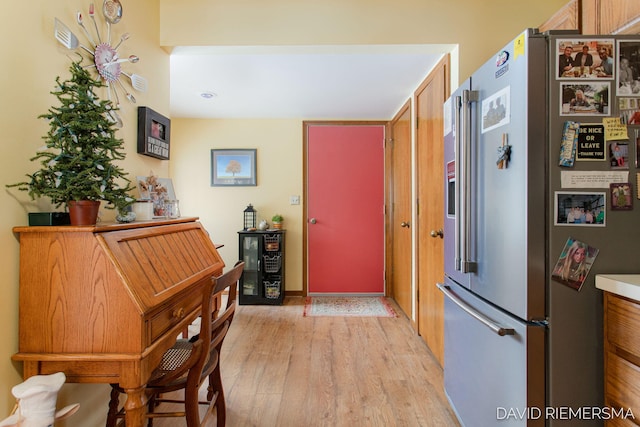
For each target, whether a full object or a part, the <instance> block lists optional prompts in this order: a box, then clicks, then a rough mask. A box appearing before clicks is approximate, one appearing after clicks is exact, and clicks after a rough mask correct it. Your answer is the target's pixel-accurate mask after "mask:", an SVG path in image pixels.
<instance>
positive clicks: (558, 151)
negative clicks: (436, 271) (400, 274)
mask: <svg viewBox="0 0 640 427" xmlns="http://www.w3.org/2000/svg"><path fill="white" fill-rule="evenodd" d="M637 45H638V39H637V38H634V36H628V37H622V36H584V35H578V34H577V33H575V32H551V33H547V34H540V33H538V32H537V30H533V29H528V30H526V31H524V32H523V33H522V34H520V35H518V36H517V37H516V38H515V39H514V40H513V41H511V42H510V43H508V44H507V45H506V46H505V47H504V48H503V49H502V50H501V51H499V52H497V53H496V55H495V56H494V57H492V58H490V59H489V60H488V61H487V62H486V63H485V64H484V65H483V66H482V67H480V68H479V69H478V70H477V72H476V73H474V74H473V75H472V76H471V77H470V78H469V79H468V80H467V81H466V82H464V83H463V84H462V85H461V86H460V87H459V88H458V89H457V90H456V91H455V92H454V93H453V95H452V96H451V98H450V99H449V100H448V101H447V103H445V126H444V127H445V129H444V133H445V177H444V178H445V179H444V180H445V188H446V191H445V193H446V203H445V205H446V212H445V227H444V238H445V282H444V283H442V284H438V287H439V288H440V289H441V290H442V291H443V292H444V293H445V337H444V340H445V342H444V345H445V359H444V382H445V391H446V394H447V396H448V398H449V400H450V403H451V405H452V407H453V409H454V410H455V412H456V414H457V416H458V418H459V420H460V422H461V423H462V424H463V425H465V426H468V427H482V426H512V425H513V426H515V425H518V426H521V425H576V426H589V425H602V424H603V422H604V419H605V418H606V417H607V416H608V415H607V414H609V415H610V412H606V411H603V405H604V398H603V395H604V393H603V389H604V385H603V380H604V367H603V318H602V316H603V312H602V294H601V291H600V290H598V289H596V288H595V286H594V277H595V275H596V274H599V273H637V272H638V268H639V267H638V265H639V264H638V261H637V260H638V254H639V253H640V243H639V242H640V215H638V210H639V209H640V207H638V206H637V203H636V206H635V207H634V206H633V199H636V187H635V184H636V168H637V165H636V155H637V154H636V139H635V138H636V134H637V132H636V131H635V129H633V126H629V127H628V128H627V126H626V125H625V124H626V122H630V121H632V120H631V118H630V117H631V115H632V113H633V112H634V111H633V110H634V109H637V108H640V104H638V102H640V99H639V100H636V101H632V100H633V99H635V98H634V95H633V93H634V91H633V90H632V89H629V87H627V86H628V85H626V84H623V82H622V81H621V79H620V78H619V77H620V76H619V67H620V66H619V62H620V57H621V56H633V55H635V57H634V58H633V61H635V62H640V61H639V55H640V50H639V49H637V47H638V46H637ZM585 46H586V49H585V52H584V53H585V55H587V54H588V55H591V61H587V60H584V61H583V60H578V59H577V56H578V55H577V53H579V52H581V51H582V50H583V48H585ZM567 47H571V50H572V52H569V53H570V55H569V56H570V59H569V60H567V59H566V58H563V57H562V56H561V54H564V51H565V48H567ZM602 48H605V50H604V52H605V53H604V56H603V57H601V56H600V54H601V51H602ZM607 54H608V56H609V57H610V58H612V60H607ZM603 61H604V63H603V64H601V62H603ZM589 62H590V63H589ZM566 63H569V66H568V67H567V68H566V69H565V68H564V66H565V65H567V64H566ZM637 65H640V64H635V66H637ZM632 85H633V83H632ZM579 91H581V92H583V94H584V95H586V98H587V102H586V103H585V104H581V103H580V102H579V101H580V99H577V98H580V97H579V96H578V95H577V92H579ZM618 94H621V96H618ZM622 95H624V96H622ZM637 97H638V98H640V94H638V95H637ZM576 99H577V101H576ZM618 117H622V125H619V124H617V123H609V120H610V119H612V118H618ZM605 123H606V125H607V126H606V127H605V126H604V124H605ZM576 124H579V126H580V129H582V131H583V133H580V131H579V130H576ZM621 129H622V132H623V133H625V135H622V134H621ZM627 131H628V134H627ZM584 132H588V133H587V134H585V133H584ZM616 132H617V133H616ZM591 133H593V134H591ZM629 135H630V136H631V137H630V138H629ZM616 138H617V141H616V142H614V140H615V139H616ZM614 147H617V148H616V149H618V148H622V149H624V150H626V151H625V153H624V156H623V161H626V164H624V163H623V164H622V165H620V164H619V163H618V162H617V159H618V157H617V156H614V153H613V149H614ZM567 150H569V151H567ZM628 183H631V187H630V188H629V186H628ZM611 184H619V185H618V187H615V188H614V186H611ZM623 190H624V191H627V193H629V192H630V193H631V195H630V196H629V194H625V195H624V197H622V196H621V200H620V203H619V204H617V203H618V201H617V199H616V197H617V196H616V195H617V194H618V193H617V192H618V191H620V192H622V191H623ZM636 202H637V199H636ZM614 204H615V206H614ZM574 208H583V209H586V210H587V211H589V210H591V217H590V218H589V217H587V219H585V218H584V216H582V218H581V219H578V216H577V215H576V216H575V218H574V215H573V213H572V212H573V209H574ZM597 215H598V216H597ZM575 241H577V242H580V243H581V245H582V247H583V248H585V249H586V251H587V259H588V263H587V264H586V266H587V269H588V268H589V267H590V270H588V271H587V273H584V270H583V275H582V277H581V278H579V279H575V280H573V281H571V280H568V279H567V277H566V276H564V275H562V274H561V273H559V272H556V271H554V269H555V268H556V267H559V266H560V264H561V262H562V259H563V257H566V256H567V250H568V248H569V246H570V244H571V243H572V242H575ZM566 258H567V259H568V258H569V257H566ZM584 266H585V264H584V263H583V267H584Z"/></svg>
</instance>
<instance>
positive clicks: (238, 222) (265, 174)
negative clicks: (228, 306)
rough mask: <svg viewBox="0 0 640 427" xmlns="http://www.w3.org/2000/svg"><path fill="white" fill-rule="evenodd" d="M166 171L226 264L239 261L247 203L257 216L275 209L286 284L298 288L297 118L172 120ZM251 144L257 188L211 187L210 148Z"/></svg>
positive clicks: (185, 207)
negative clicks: (283, 243)
mask: <svg viewBox="0 0 640 427" xmlns="http://www.w3.org/2000/svg"><path fill="white" fill-rule="evenodd" d="M171 126H172V129H171V133H172V138H176V136H178V138H177V139H178V141H179V143H177V144H175V145H174V146H173V148H172V150H173V151H172V152H171V175H172V176H173V177H174V187H175V190H176V195H177V197H179V199H180V211H181V213H182V214H183V215H195V216H199V217H200V220H201V221H202V223H203V225H204V226H205V228H206V229H207V230H208V231H209V233H210V234H211V236H212V238H213V240H214V241H215V242H216V243H220V244H224V247H223V248H222V249H221V250H220V255H222V258H223V259H224V262H225V264H226V265H227V266H231V265H233V264H234V263H235V262H236V260H237V259H238V234H237V232H238V231H239V230H241V229H242V225H243V223H242V220H243V213H242V212H243V211H244V209H245V208H246V207H247V205H248V204H249V203H251V204H252V205H253V206H254V208H255V209H256V210H257V211H258V215H257V216H258V219H259V220H260V219H265V220H267V222H269V223H271V217H272V216H273V215H274V214H276V213H280V214H281V215H282V216H283V217H284V228H286V229H287V236H286V239H287V253H288V256H287V258H286V259H287V264H286V272H285V274H286V276H285V277H286V288H287V290H288V291H292V290H302V257H301V256H300V254H301V253H302V224H301V221H302V204H300V205H297V206H296V205H294V206H292V205H290V204H289V196H291V195H299V196H301V197H302V123H301V121H300V120H264V119H262V120H261V119H254V120H199V119H178V120H175V119H174V120H173V121H172V122H171ZM213 148H256V149H257V155H256V158H257V162H256V163H257V174H258V177H257V183H258V185H257V186H256V187H212V186H211V149H213Z"/></svg>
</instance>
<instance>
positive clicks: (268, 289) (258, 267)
mask: <svg viewBox="0 0 640 427" xmlns="http://www.w3.org/2000/svg"><path fill="white" fill-rule="evenodd" d="M238 236H239V242H238V247H239V250H240V254H239V258H240V260H241V261H244V273H243V275H242V278H241V279H240V289H239V298H238V302H239V304H242V305H244V304H270V305H277V304H282V302H283V300H284V271H285V270H284V260H285V251H284V248H285V245H284V243H285V241H284V236H285V231H284V230H267V231H240V232H238Z"/></svg>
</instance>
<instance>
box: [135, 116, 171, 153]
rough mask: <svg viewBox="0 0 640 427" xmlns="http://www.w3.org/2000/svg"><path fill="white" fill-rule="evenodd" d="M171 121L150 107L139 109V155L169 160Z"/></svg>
mask: <svg viewBox="0 0 640 427" xmlns="http://www.w3.org/2000/svg"><path fill="white" fill-rule="evenodd" d="M170 136H171V121H170V120H169V119H168V118H166V117H165V116H163V115H162V114H160V113H158V112H155V111H153V110H152V109H151V108H149V107H138V153H139V154H144V155H145V156H150V157H155V158H156V159H160V160H169V144H170V142H171V141H170Z"/></svg>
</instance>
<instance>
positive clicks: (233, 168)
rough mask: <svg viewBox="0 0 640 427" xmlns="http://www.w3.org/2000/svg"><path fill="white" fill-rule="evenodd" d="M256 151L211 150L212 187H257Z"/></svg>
mask: <svg viewBox="0 0 640 427" xmlns="http://www.w3.org/2000/svg"><path fill="white" fill-rule="evenodd" d="M256 151H257V150H256V149H255V148H253V149H213V150H211V186H212V187H227V186H245V187H247V186H256V185H258V184H257V178H256V177H257V175H256Z"/></svg>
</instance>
